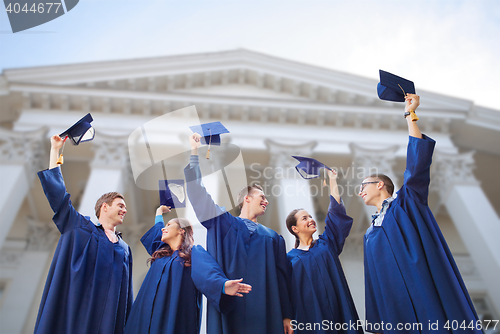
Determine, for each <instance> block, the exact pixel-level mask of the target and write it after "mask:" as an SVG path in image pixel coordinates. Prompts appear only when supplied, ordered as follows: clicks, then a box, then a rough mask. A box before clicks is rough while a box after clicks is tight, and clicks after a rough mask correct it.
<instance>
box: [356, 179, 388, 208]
mask: <svg viewBox="0 0 500 334" xmlns="http://www.w3.org/2000/svg"><path fill="white" fill-rule="evenodd" d="M383 188H384V182H383V181H380V180H377V179H376V178H374V177H367V178H366V179H364V180H363V182H362V183H361V188H360V191H359V194H358V195H359V196H361V197H362V198H363V201H364V202H365V204H366V205H376V203H377V202H378V200H379V199H380V197H381V196H382V189H383Z"/></svg>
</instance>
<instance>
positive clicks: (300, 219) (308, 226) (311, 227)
mask: <svg viewBox="0 0 500 334" xmlns="http://www.w3.org/2000/svg"><path fill="white" fill-rule="evenodd" d="M295 220H296V224H295V226H292V231H293V232H295V234H296V235H297V236H300V235H304V236H307V237H309V236H312V235H313V234H314V232H316V230H317V226H316V221H315V220H314V219H313V217H312V216H311V215H310V214H309V213H308V212H307V211H306V210H299V211H298V212H297V213H296V214H295Z"/></svg>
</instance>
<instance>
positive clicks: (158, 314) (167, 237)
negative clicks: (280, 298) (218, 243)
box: [125, 205, 249, 334]
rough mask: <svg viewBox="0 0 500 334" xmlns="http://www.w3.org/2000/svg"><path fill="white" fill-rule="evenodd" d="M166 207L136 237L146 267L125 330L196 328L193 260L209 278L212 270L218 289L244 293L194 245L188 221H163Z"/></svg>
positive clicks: (193, 331)
mask: <svg viewBox="0 0 500 334" xmlns="http://www.w3.org/2000/svg"><path fill="white" fill-rule="evenodd" d="M169 211H170V208H169V207H168V206H165V205H162V206H160V207H159V208H158V209H157V211H156V218H155V224H154V226H153V227H152V228H151V229H149V231H147V232H146V234H144V236H143V237H142V238H141V242H142V244H143V245H144V247H145V248H146V250H147V251H148V253H149V254H150V255H151V258H150V259H149V263H150V264H151V267H150V269H149V271H148V273H147V275H146V277H145V278H144V281H143V283H142V286H141V289H140V290H139V293H138V295H137V298H136V300H135V302H134V305H133V306H132V310H131V312H130V316H129V318H128V321H127V326H126V328H125V333H127V334H146V333H154V334H198V333H199V332H200V325H201V310H202V308H201V301H202V300H201V293H200V292H199V291H198V290H197V289H196V287H195V285H194V283H193V280H192V279H191V269H192V261H193V260H194V259H197V261H196V265H197V266H200V268H199V271H201V272H202V273H200V276H203V277H205V279H208V278H209V277H208V275H207V273H208V272H210V271H211V272H212V273H214V275H212V276H210V280H211V281H212V285H217V286H218V287H219V291H222V290H223V288H222V287H223V286H225V287H226V289H225V290H226V291H225V292H226V293H232V294H236V293H238V292H243V293H247V290H248V288H247V287H248V286H246V287H245V284H240V283H239V282H236V281H229V280H228V279H227V278H225V277H224V276H223V275H222V274H221V271H220V268H218V266H217V263H216V262H215V260H213V259H211V257H210V255H209V254H208V253H207V254H206V255H205V254H204V253H206V251H205V250H204V249H203V247H201V246H194V247H193V243H194V239H193V228H192V226H191V224H190V223H189V221H188V220H187V219H184V218H174V219H171V220H170V221H169V222H168V223H167V224H166V225H164V223H163V216H162V214H163V213H166V212H169ZM200 258H202V259H203V260H199V259H200ZM210 260H211V261H210ZM214 267H217V268H218V270H217V269H214ZM235 288H236V290H234V289H235ZM248 291H249V290H248Z"/></svg>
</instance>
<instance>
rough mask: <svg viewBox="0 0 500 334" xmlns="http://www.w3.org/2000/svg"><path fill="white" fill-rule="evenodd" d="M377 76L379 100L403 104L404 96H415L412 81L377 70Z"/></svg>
mask: <svg viewBox="0 0 500 334" xmlns="http://www.w3.org/2000/svg"><path fill="white" fill-rule="evenodd" d="M379 74H380V82H379V83H378V85H377V93H378V97H379V98H380V99H381V100H387V101H394V102H405V95H406V94H415V85H414V84H413V82H412V81H410V80H406V79H404V78H401V77H398V76H397V75H394V74H392V73H389V72H386V71H382V70H379Z"/></svg>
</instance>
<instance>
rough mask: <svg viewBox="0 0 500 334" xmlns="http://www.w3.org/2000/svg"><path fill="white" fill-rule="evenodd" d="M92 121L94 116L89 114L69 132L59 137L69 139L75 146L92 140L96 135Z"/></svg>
mask: <svg viewBox="0 0 500 334" xmlns="http://www.w3.org/2000/svg"><path fill="white" fill-rule="evenodd" d="M92 121H93V119H92V116H91V115H90V113H89V114H87V115H85V116H83V118H82V119H80V120H79V121H78V122H76V123H75V124H73V125H72V126H71V127H70V128H69V129H68V130H66V131H64V132H63V133H61V134H60V135H59V137H61V138H63V139H64V138H65V137H68V138H69V140H70V141H71V143H72V144H73V145H78V144H80V143H81V142H86V141H89V140H92V139H94V134H95V130H94V128H93V127H92V125H90V123H91V122H92Z"/></svg>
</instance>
